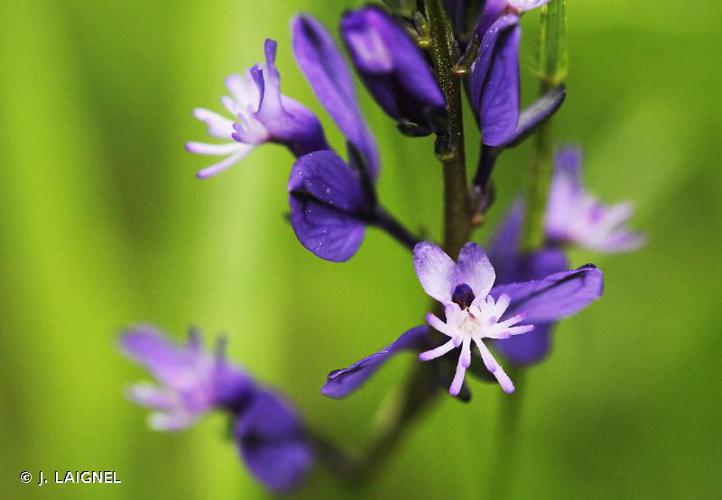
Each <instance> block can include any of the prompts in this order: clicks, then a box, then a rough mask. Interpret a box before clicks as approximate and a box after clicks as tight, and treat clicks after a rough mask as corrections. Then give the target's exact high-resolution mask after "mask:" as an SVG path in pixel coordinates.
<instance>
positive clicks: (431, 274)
mask: <svg viewBox="0 0 722 500" xmlns="http://www.w3.org/2000/svg"><path fill="white" fill-rule="evenodd" d="M414 268H415V269H416V276H418V278H419V281H420V282H421V286H422V287H424V291H425V292H426V293H427V294H428V295H429V296H430V297H433V298H434V299H436V300H438V301H439V302H441V303H442V304H448V303H450V302H451V296H452V294H453V292H454V274H455V269H456V264H455V263H454V261H453V260H451V257H449V256H448V255H446V252H444V251H443V250H442V249H441V248H439V247H438V246H436V245H434V244H433V243H431V242H428V241H422V242H421V243H419V244H417V245H416V246H415V247H414Z"/></svg>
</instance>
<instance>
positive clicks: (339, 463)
mask: <svg viewBox="0 0 722 500" xmlns="http://www.w3.org/2000/svg"><path fill="white" fill-rule="evenodd" d="M424 5H425V9H424V10H425V13H426V19H427V21H428V28H429V39H428V47H427V48H428V51H429V54H430V56H431V60H432V63H433V68H434V74H435V76H436V80H437V82H438V83H439V86H440V88H441V90H442V92H443V94H444V97H445V99H446V103H447V110H448V118H449V127H448V130H447V131H445V132H444V133H443V134H440V135H439V136H438V137H437V141H436V154H437V156H438V158H439V160H440V161H441V163H442V166H443V173H444V245H443V246H444V249H445V250H446V252H447V253H448V254H449V255H452V256H456V254H458V252H459V250H460V249H461V247H462V246H463V245H464V244H465V243H466V242H467V241H468V240H469V236H470V234H471V210H470V198H469V187H468V182H467V179H466V158H465V152H464V128H463V115H462V106H461V96H462V89H461V80H460V79H459V77H458V76H456V75H455V74H454V66H455V64H456V62H457V61H458V59H459V54H458V53H457V48H456V47H457V44H456V41H455V40H454V34H453V30H452V26H451V22H450V21H449V18H448V16H447V14H446V10H445V9H444V5H443V1H442V0H426V1H425V3H424ZM439 393H440V391H439V390H438V387H437V384H436V381H435V380H434V372H433V367H432V366H431V365H430V364H425V363H415V364H414V368H413V370H412V371H411V373H410V375H409V378H408V381H407V383H406V386H405V387H404V389H403V391H402V393H401V394H400V395H399V394H393V395H392V397H391V398H389V400H388V401H389V405H388V406H386V407H385V408H383V409H382V410H383V420H382V422H381V425H380V426H379V427H378V429H377V431H376V433H375V434H374V436H373V437H372V439H371V444H370V445H369V447H368V448H367V449H366V451H365V452H364V453H363V455H362V456H360V457H359V458H357V459H356V458H353V457H350V456H349V455H347V454H345V453H343V452H341V451H340V450H339V449H338V448H336V447H335V446H333V445H332V444H331V443H328V442H326V441H324V440H319V439H316V440H315V442H316V446H317V450H318V451H319V455H320V457H321V458H322V459H325V461H326V462H327V463H328V464H329V466H330V467H331V468H332V469H333V470H334V471H335V472H336V473H337V474H339V475H341V476H343V477H345V478H347V479H349V480H351V481H353V482H354V483H358V482H362V481H363V482H366V481H367V480H368V479H369V477H370V476H371V475H372V474H373V473H375V472H376V471H378V470H379V469H380V467H381V465H382V464H383V463H385V461H386V460H387V459H388V458H389V456H391V453H392V452H393V450H394V449H395V448H396V446H397V444H398V443H399V441H400V440H401V438H402V437H403V436H404V435H405V434H406V432H408V430H409V427H410V425H411V424H412V423H413V422H414V421H415V420H417V419H418V417H419V416H420V415H421V414H422V413H423V412H424V411H425V410H426V409H427V408H429V406H430V405H431V404H432V403H433V402H434V401H436V400H437V396H438V394H439Z"/></svg>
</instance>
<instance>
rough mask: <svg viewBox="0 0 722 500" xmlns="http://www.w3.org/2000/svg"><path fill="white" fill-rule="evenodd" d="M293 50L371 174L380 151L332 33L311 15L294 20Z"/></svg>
mask: <svg viewBox="0 0 722 500" xmlns="http://www.w3.org/2000/svg"><path fill="white" fill-rule="evenodd" d="M292 30H293V52H294V54H295V56H296V61H297V62H298V66H299V67H300V68H301V71H302V72H303V74H304V75H305V76H306V79H307V80H308V83H309V84H310V85H311V88H312V89H313V91H314V93H315V94H316V97H317V98H318V100H319V102H320V103H321V104H322V105H323V107H324V108H325V109H326V111H327V112H328V114H329V115H331V118H333V120H334V121H335V122H336V125H338V127H339V128H340V129H341V131H342V132H343V134H344V136H345V137H346V139H348V141H349V142H350V143H351V144H352V145H353V146H354V147H355V148H356V150H357V151H358V152H359V153H360V154H361V155H362V156H363V160H364V163H365V164H366V166H367V168H368V172H369V175H370V177H371V178H372V179H373V180H375V179H376V178H377V177H378V173H379V152H378V149H377V147H376V142H375V141H374V138H373V136H372V135H371V132H370V131H369V128H368V125H367V124H366V121H365V120H364V117H363V114H362V113H361V109H360V108H359V105H358V102H357V100H356V93H355V90H354V85H353V78H352V76H351V71H350V70H349V67H348V65H347V64H346V62H345V61H344V58H343V56H342V55H341V53H340V52H339V50H338V48H337V47H336V44H335V43H334V41H333V37H332V36H331V34H330V33H329V32H328V30H326V28H324V26H323V25H322V24H321V23H320V22H318V21H317V20H316V19H314V18H313V17H311V16H308V15H301V16H298V17H296V18H295V19H294V20H293V24H292Z"/></svg>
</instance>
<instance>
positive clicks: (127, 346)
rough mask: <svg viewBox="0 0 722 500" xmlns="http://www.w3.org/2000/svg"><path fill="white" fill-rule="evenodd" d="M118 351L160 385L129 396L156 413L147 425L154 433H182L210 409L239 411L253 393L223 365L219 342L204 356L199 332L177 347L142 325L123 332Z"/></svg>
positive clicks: (230, 367) (244, 380)
mask: <svg viewBox="0 0 722 500" xmlns="http://www.w3.org/2000/svg"><path fill="white" fill-rule="evenodd" d="M121 346H122V349H123V352H124V353H125V354H126V355H127V356H128V357H130V358H132V359H133V360H135V361H137V362H138V363H140V364H142V365H143V366H145V367H146V368H147V369H148V371H150V372H151V374H153V376H154V377H155V378H156V380H157V382H158V385H152V384H148V383H142V384H137V385H134V386H132V387H131V388H130V390H129V391H128V396H129V398H130V399H131V400H132V401H134V402H136V403H138V404H140V405H142V406H146V407H148V408H151V409H152V410H154V412H153V413H152V414H151V415H150V419H149V425H150V427H151V428H153V429H155V430H178V429H183V428H185V427H188V426H189V425H191V424H193V423H195V421H196V420H197V419H198V418H199V417H201V416H202V415H204V414H205V413H207V412H209V411H210V410H213V409H216V408H226V409H229V408H235V407H239V406H242V405H243V404H244V402H245V401H246V400H247V399H248V398H249V397H250V395H251V392H252V390H253V382H252V380H251V379H250V377H248V376H247V375H246V374H245V373H243V372H242V371H241V370H239V369H238V368H236V367H235V366H233V365H230V364H228V363H227V362H226V360H225V358H224V355H223V343H222V342H220V341H219V343H218V347H217V352H215V353H210V352H207V351H205V350H204V349H203V347H202V345H201V341H200V336H199V334H198V332H195V331H191V333H190V337H189V339H188V342H187V343H186V344H185V345H177V344H175V343H173V342H171V341H169V340H168V339H167V338H166V337H165V335H163V333H161V332H160V331H158V330H157V329H155V328H154V327H152V326H145V325H142V326H137V327H135V328H132V329H130V330H129V331H127V332H126V333H125V334H124V335H123V337H122V340H121Z"/></svg>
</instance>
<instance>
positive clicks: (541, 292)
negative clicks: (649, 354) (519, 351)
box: [491, 264, 603, 324]
mask: <svg viewBox="0 0 722 500" xmlns="http://www.w3.org/2000/svg"><path fill="white" fill-rule="evenodd" d="M602 285H603V277H602V272H601V271H600V270H599V269H597V268H596V267H595V266H593V265H591V264H588V265H586V266H582V267H580V268H579V269H576V270H573V271H564V272H560V273H555V274H552V275H550V276H547V277H546V278H543V279H539V280H535V281H528V282H525V283H512V284H508V285H501V286H497V287H495V288H494V289H493V290H492V291H491V295H492V296H493V297H494V298H495V299H498V297H500V296H502V295H508V296H509V297H510V298H511V305H510V306H509V308H508V309H507V311H506V315H508V316H514V315H516V314H525V315H526V319H525V321H524V322H525V323H528V324H540V323H549V322H552V321H556V320H559V319H561V318H564V317H567V316H571V315H572V314H575V313H577V312H579V311H580V310H582V309H584V308H585V307H587V306H588V305H589V304H591V303H592V302H594V301H595V300H597V299H598V298H599V297H601V295H602Z"/></svg>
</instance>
